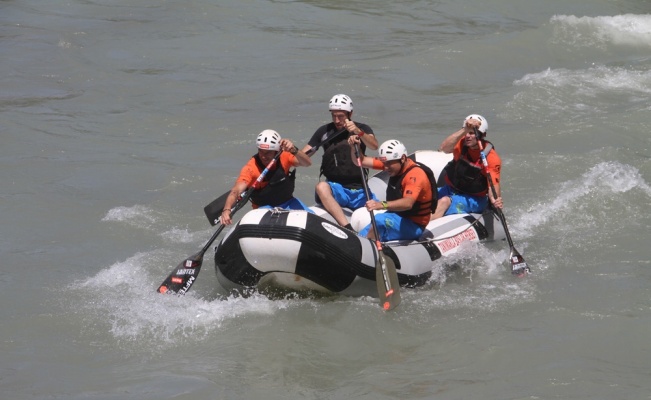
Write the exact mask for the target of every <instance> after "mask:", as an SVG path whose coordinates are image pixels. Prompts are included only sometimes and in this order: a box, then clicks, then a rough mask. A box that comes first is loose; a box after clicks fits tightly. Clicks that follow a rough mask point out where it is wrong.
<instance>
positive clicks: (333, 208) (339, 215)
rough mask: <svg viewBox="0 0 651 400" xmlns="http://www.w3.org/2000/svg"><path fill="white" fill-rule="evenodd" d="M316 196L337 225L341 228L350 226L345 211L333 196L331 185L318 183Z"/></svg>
mask: <svg viewBox="0 0 651 400" xmlns="http://www.w3.org/2000/svg"><path fill="white" fill-rule="evenodd" d="M316 194H317V195H318V196H319V199H320V200H321V204H323V208H325V209H326V211H328V212H329V213H330V215H332V217H333V218H334V219H335V221H337V223H338V224H339V225H341V226H346V224H348V220H347V219H346V215H345V214H344V210H342V208H341V206H340V205H339V203H337V200H335V198H334V196H333V195H332V189H331V188H330V185H328V183H327V182H319V183H317V184H316Z"/></svg>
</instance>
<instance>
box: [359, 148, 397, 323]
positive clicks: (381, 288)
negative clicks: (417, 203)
mask: <svg viewBox="0 0 651 400" xmlns="http://www.w3.org/2000/svg"><path fill="white" fill-rule="evenodd" d="M359 154H360V151H359V146H358V145H357V143H355V157H356V158H357V164H359V170H360V173H361V174H362V184H363V185H364V194H365V195H366V199H367V201H368V200H370V199H371V191H370V190H369V189H368V183H367V182H366V174H365V173H364V167H363V166H362V160H361V158H360V156H359ZM369 214H370V216H371V226H372V227H373V233H374V234H375V246H376V247H377V250H378V256H379V262H380V265H379V267H380V273H377V272H376V274H375V279H376V280H377V281H378V282H377V288H378V296H379V297H380V304H381V305H382V308H383V309H384V310H385V311H389V310H391V309H393V308H395V307H397V306H398V304H400V283H399V281H398V272H397V271H396V266H395V265H394V264H393V261H392V262H391V263H387V261H386V258H385V257H384V250H383V249H382V242H380V235H379V233H378V230H377V223H376V222H375V215H374V214H373V211H371V210H369ZM375 268H376V271H377V269H378V266H377V265H376V266H375Z"/></svg>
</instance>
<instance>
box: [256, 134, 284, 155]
mask: <svg viewBox="0 0 651 400" xmlns="http://www.w3.org/2000/svg"><path fill="white" fill-rule="evenodd" d="M255 142H256V143H257V145H258V148H259V149H262V150H274V151H278V150H280V135H279V134H278V132H276V131H273V130H271V129H265V130H264V131H262V132H260V133H259V134H258V138H257V139H256V141H255Z"/></svg>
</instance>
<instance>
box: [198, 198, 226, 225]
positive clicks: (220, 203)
mask: <svg viewBox="0 0 651 400" xmlns="http://www.w3.org/2000/svg"><path fill="white" fill-rule="evenodd" d="M230 193H231V192H230V191H228V192H226V193H224V194H222V195H221V196H219V197H218V198H216V199H215V200H213V201H212V203H210V204H208V205H207V206H205V207H204V208H203V212H204V214H206V218H208V221H210V225H212V226H215V225H217V221H218V220H219V216H220V215H222V211H224V205H225V204H226V199H227V198H228V195H229V194H230Z"/></svg>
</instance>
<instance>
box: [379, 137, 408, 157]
mask: <svg viewBox="0 0 651 400" xmlns="http://www.w3.org/2000/svg"><path fill="white" fill-rule="evenodd" d="M378 153H380V160H381V161H391V160H399V159H401V158H402V156H403V155H405V156H406V155H407V148H406V147H405V145H404V144H402V143H401V142H400V141H398V140H395V139H393V140H387V141H386V142H384V143H382V145H381V146H380V148H379V149H378Z"/></svg>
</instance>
